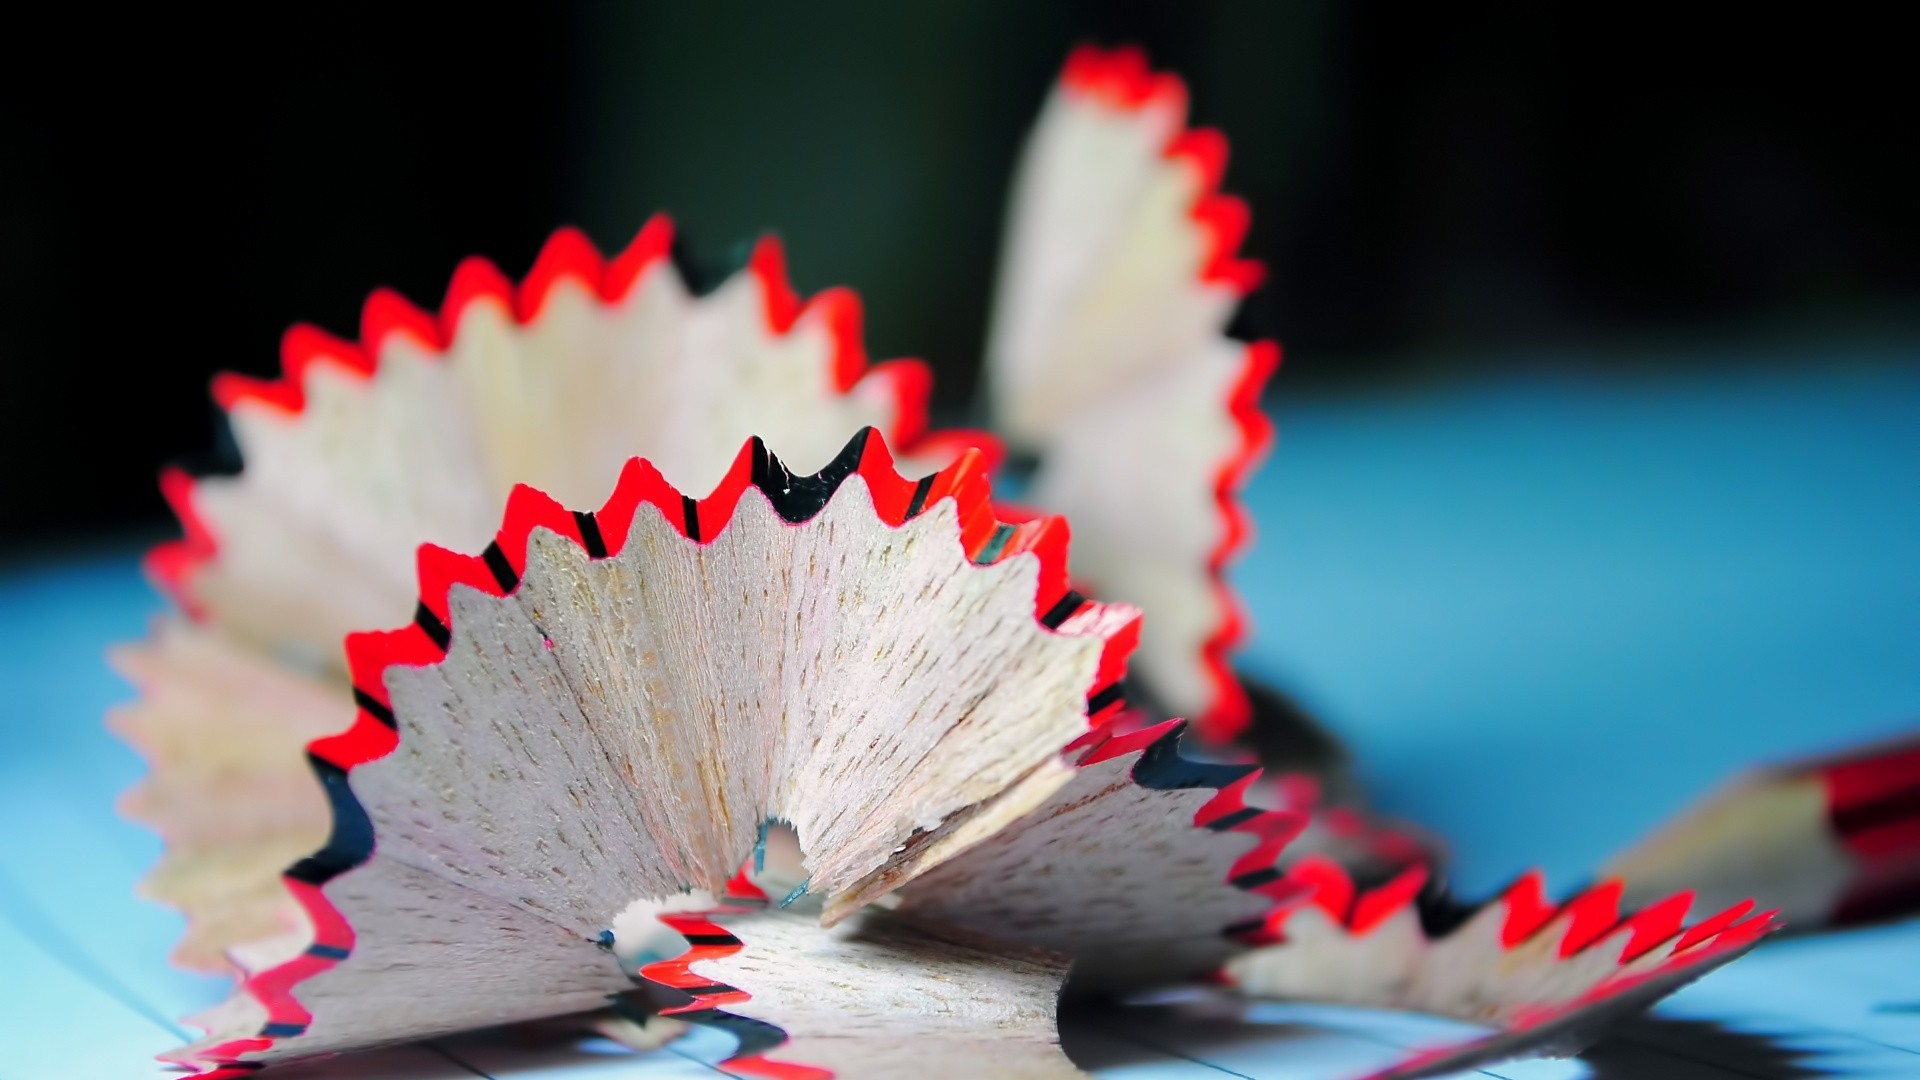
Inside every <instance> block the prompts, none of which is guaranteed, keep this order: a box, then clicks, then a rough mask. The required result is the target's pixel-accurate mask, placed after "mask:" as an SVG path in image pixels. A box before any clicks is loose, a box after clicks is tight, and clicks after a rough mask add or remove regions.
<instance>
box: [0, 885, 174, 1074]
mask: <svg viewBox="0 0 1920 1080" xmlns="http://www.w3.org/2000/svg"><path fill="white" fill-rule="evenodd" d="M0 916H5V918H6V921H7V922H8V923H10V924H11V925H12V926H13V928H14V929H16V930H18V931H19V932H20V936H21V937H22V938H24V939H25V940H26V941H27V942H28V944H30V945H32V946H33V947H34V948H36V949H38V950H40V952H42V953H44V954H45V955H46V956H47V957H48V958H49V959H51V960H52V961H53V962H54V963H57V964H59V965H60V966H61V967H63V968H65V969H66V970H67V971H68V972H69V973H71V974H72V975H73V976H74V977H76V978H78V979H79V980H81V981H82V982H84V983H86V984H87V985H89V986H91V987H93V988H94V989H95V990H98V991H100V992H101V993H103V994H105V995H107V996H108V997H110V998H112V999H113V1000H115V1001H117V1002H119V1003H120V1004H122V1005H125V1006H126V1007H127V1008H128V1009H131V1010H132V1011H133V1012H135V1013H136V1014H138V1015H139V1016H141V1017H142V1018H144V1019H146V1020H148V1021H150V1022H152V1023H153V1024H155V1025H156V1026H158V1027H159V1028H160V1029H161V1030H163V1031H165V1032H167V1033H169V1034H171V1035H173V1036H174V1037H175V1038H177V1039H179V1040H180V1041H181V1042H191V1041H193V1036H192V1035H189V1034H188V1033H187V1031H186V1029H184V1028H182V1027H181V1026H180V1025H178V1024H176V1023H174V1022H173V1021H172V1020H170V1019H168V1018H167V1015H166V1014H165V1013H163V1012H161V1011H160V1010H158V1009H156V1008H154V1007H153V1006H152V1005H151V1004H149V1003H148V1002H147V1001H145V1000H144V999H142V998H141V997H140V995H138V994H136V993H134V992H133V991H132V990H131V989H129V988H128V987H127V985H126V984H125V983H122V982H121V981H120V980H119V979H117V978H115V977H114V975H113V973H112V972H111V971H109V970H107V969H106V968H105V967H102V966H101V965H100V964H98V963H96V962H94V960H93V958H92V957H90V956H88V955H87V953H86V950H85V949H83V948H81V947H80V943H79V942H77V941H75V940H73V939H72V938H71V937H68V936H67V934H66V932H65V931H63V930H61V929H60V927H59V925H58V924H57V923H55V922H54V921H53V920H52V919H51V918H49V917H48V916H47V914H46V912H44V911H42V910H41V909H40V906H39V905H38V904H37V903H35V902H34V901H33V898H32V897H30V896H29V895H28V894H27V892H26V890H24V889H22V888H20V886H19V883H17V882H16V881H14V879H13V875H11V874H10V873H8V872H7V871H6V870H5V869H4V868H0Z"/></svg>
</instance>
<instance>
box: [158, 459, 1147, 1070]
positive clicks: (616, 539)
mask: <svg viewBox="0 0 1920 1080" xmlns="http://www.w3.org/2000/svg"><path fill="white" fill-rule="evenodd" d="M849 457H852V458H853V459H854V460H853V461H852V462H848V460H847V459H848V458H849ZM988 461H989V459H988V457H987V456H986V455H985V454H983V453H982V452H981V451H979V450H977V449H971V450H968V451H966V452H965V453H964V454H962V455H961V457H960V458H959V459H958V460H956V461H954V462H953V463H951V464H950V465H948V466H947V467H946V468H944V469H941V470H940V471H939V472H937V473H933V474H931V475H929V476H926V477H923V478H921V479H920V480H919V481H917V482H916V481H910V480H907V479H905V478H904V477H902V476H900V474H899V473H898V472H897V471H895V468H894V459H893V455H892V454H891V453H890V452H889V451H888V449H887V446H886V443H885V441H884V439H883V438H882V437H881V436H880V435H879V434H878V432H876V431H874V429H872V428H868V429H867V430H866V431H864V432H862V433H861V434H859V435H857V436H855V438H854V440H853V441H852V442H850V443H849V444H848V445H847V449H846V450H843V451H842V452H841V455H840V457H839V458H836V459H835V462H834V464H831V465H829V466H827V468H826V469H823V470H822V471H821V473H819V474H817V475H818V476H820V477H829V476H832V480H831V481H830V482H831V484H832V488H831V489H830V490H829V491H827V492H826V494H825V495H824V496H822V497H821V505H822V506H824V505H825V503H826V502H827V501H828V500H829V499H830V498H831V495H832V494H833V493H834V492H836V491H837V490H838V488H839V486H840V482H841V481H842V480H844V479H845V477H846V476H848V475H858V476H860V477H861V478H862V479H863V480H864V481H866V484H867V487H868V490H869V492H870V493H871V496H872V501H873V506H874V509H875V512H876V513H877V514H878V516H879V517H880V519H881V520H882V521H884V522H885V523H886V524H887V525H889V526H890V527H893V528H900V527H903V526H904V525H905V524H906V523H907V522H908V521H909V520H911V519H912V518H914V517H916V516H918V515H919V514H920V513H921V512H923V511H924V509H925V508H926V507H929V506H933V505H935V504H936V503H938V502H940V501H941V500H943V499H952V500H954V503H955V507H956V509H957V510H958V517H959V521H960V542H961V546H962V548H963V550H965V551H966V552H967V555H968V558H969V560H970V561H972V562H973V563H974V564H975V565H980V566H986V565H993V564H996V563H998V562H1001V561H1003V560H1004V559H1007V558H1010V557H1012V556H1014V555H1018V554H1031V555H1033V556H1034V557H1035V558H1036V559H1037V560H1038V561H1039V564H1040V573H1039V583H1038V587H1037V588H1036V590H1035V594H1034V618H1035V620H1036V621H1038V622H1040V623H1041V624H1042V625H1044V626H1046V627H1047V628H1048V629H1050V630H1052V631H1054V632H1056V633H1066V634H1075V633H1080V632H1086V633H1092V634H1098V635H1100V636H1102V637H1103V638H1104V640H1105V645H1104V647H1103V649H1102V651H1101V656H1100V661H1099V663H1098V665H1097V668H1096V673H1095V676H1094V680H1093V685H1092V686H1091V687H1090V688H1089V690H1088V693H1087V702H1088V727H1089V729H1090V733H1093V732H1099V731H1101V730H1103V729H1104V727H1105V726H1106V725H1107V724H1108V723H1109V721H1111V720H1112V719H1114V718H1115V717H1117V716H1119V715H1121V714H1122V713H1123V712H1124V711H1125V709H1126V700H1125V695H1124V693H1123V691H1122V690H1121V686H1120V682H1121V679H1122V677H1123V676H1124V675H1125V673H1126V661H1127V657H1128V655H1129V654H1130V653H1131V652H1132V651H1133V649H1134V646H1135V645H1136V644H1137V643H1138V641H1139V634H1140V623H1139V614H1138V612H1132V611H1131V610H1130V609H1128V608H1126V607H1124V606H1123V605H1107V604H1100V603H1096V602H1093V601H1088V600H1086V599H1084V598H1082V597H1080V596H1079V594H1077V593H1074V592H1072V591H1071V590H1069V589H1068V588H1067V576H1066V565H1067V544H1068V529H1067V524H1066V521H1065V519H1063V518H1059V517H1036V518H1033V519H1031V520H1028V521H1024V522H1020V523H1017V524H1016V523H1010V522H1005V521H1002V520H1000V518H999V517H998V516H997V515H996V513H995V507H994V505H993V502H992V498H991V488H990V483H989V480H988V469H989V466H988ZM849 466H850V467H849ZM837 470H844V471H838V475H833V474H835V473H836V471H837ZM797 486H798V482H797V481H796V480H795V479H794V478H792V477H791V476H789V474H787V473H786V471H785V469H784V468H783V467H781V466H780V464H779V462H778V461H777V460H775V459H773V458H772V457H771V456H770V455H769V454H767V452H766V449H765V447H764V446H762V445H761V444H760V442H759V440H758V439H750V440H748V442H747V443H746V445H744V446H743V447H742V448H741V450H740V453H739V454H738V455H737V456H736V457H735V459H734V463H733V466H732V468H731V469H729V470H728V472H727V475H726V477H725V478H724V479H722V480H721V482H720V485H719V486H718V487H717V488H715V489H714V491H713V493H712V494H710V495H708V496H707V497H706V498H705V499H700V500H695V499H693V498H692V497H690V496H685V495H682V494H680V492H679V491H677V490H675V489H674V488H673V486H672V485H671V484H669V483H668V482H667V481H666V479H665V478H664V477H663V476H661V474H660V472H659V470H657V469H655V468H654V467H653V466H652V464H651V463H649V462H647V461H645V460H643V459H640V458H633V459H631V460H629V461H628V462H627V465H626V467H625V468H624V469H623V470H622V471H621V474H620V479H619V481H618V483H617V484H616V485H615V487H614V491H613V494H612V495H611V496H610V497H609V498H608V499H607V502H606V504H605V505H604V506H602V507H601V508H600V509H599V510H598V511H593V512H587V511H570V510H567V509H565V508H564V507H562V506H560V504H559V503H557V502H555V501H554V500H553V499H552V498H550V497H549V496H547V495H546V494H545V493H544V492H541V491H538V490H536V489H534V488H531V487H527V486H525V485H521V486H519V487H516V488H515V489H514V490H513V493H512V495H511V496H510V497H509V498H508V500H507V509H506V514H505V519H504V523H503V524H502V525H501V528H500V531H499V533H498V534H497V536H496V538H495V540H494V542H493V543H492V544H490V545H488V547H487V550H486V551H485V552H483V553H482V554H480V555H472V556H469V555H459V554H455V553H454V552H450V551H447V550H445V549H444V548H438V547H435V546H433V545H430V544H423V545H421V548H420V555H419V571H420V575H419V576H420V607H419V612H418V616H417V618H416V619H415V621H414V622H413V623H412V624H410V625H408V626H406V627H403V628H401V629H398V630H389V631H375V632H366V633H356V634H350V635H348V636H347V639H346V652H347V662H348V671H349V673H350V675H351V678H352V682H353V687H354V701H355V703H356V706H357V709H356V712H355V714H354V720H353V723H352V725H351V726H350V727H348V728H347V730H345V731H343V732H341V733H339V734H336V735H330V736H326V737H324V738H320V739H316V740H314V741H313V742H312V743H310V744H309V745H308V748H307V752H308V756H309V757H310V758H311V759H313V760H314V761H315V762H316V766H317V767H319V768H327V769H331V770H337V772H338V773H339V775H341V776H342V777H344V775H345V774H346V773H347V772H349V771H351V770H352V769H353V768H354V767H355V766H357V765H361V764H365V763H366V762H369V761H373V760H376V759H378V758H381V757H384V756H385V755H387V754H388V753H390V752H391V751H392V750H393V749H394V747H395V746H397V745H398V743H399V733H398V730H397V726H396V721H395V719H394V714H393V703H392V699H391V698H390V697H389V695H388V693H387V689H386V684H385V678H384V676H385V672H386V669H387V668H389V667H393V666H406V667H417V666H426V665H431V664H435V663H439V662H440V661H442V660H444V659H445V657H446V647H447V644H448V643H449V640H450V639H449V637H448V632H449V631H448V628H449V626H450V625H451V624H450V622H449V621H448V607H447V601H448V595H449V591H450V590H451V589H452V587H453V586H454V585H455V584H460V585H466V586H469V587H472V588H475V589H478V590H480V591H481V592H484V593H486V594H488V595H491V596H496V597H505V596H507V595H509V594H511V593H512V592H513V591H514V590H515V589H517V588H518V587H519V582H520V578H521V577H522V576H523V575H524V573H525V571H526V557H527V544H528V542H529V540H530V538H531V536H532V534H533V530H534V529H536V528H544V529H548V530H551V531H553V532H555V533H558V534H559V535H561V536H563V537H566V538H567V539H569V540H571V541H573V542H574V543H575V544H577V545H579V546H580V547H581V549H582V550H584V551H586V552H588V554H589V555H590V556H592V557H595V558H610V557H612V556H614V555H617V554H619V552H620V550H621V549H622V547H623V546H624V545H625V543H626V539H627V535H628V533H629V532H630V531H631V529H632V526H633V520H634V516H635V514H637V513H638V512H639V509H640V507H641V506H642V505H647V506H651V507H653V508H654V509H655V510H656V511H658V512H659V513H660V514H661V515H662V516H663V517H664V518H665V520H667V521H669V522H673V523H675V524H676V527H677V528H678V529H679V531H680V533H681V535H683V536H685V537H687V538H688V539H689V540H690V541H693V542H695V543H699V542H703V541H702V539H701V538H703V537H704V538H707V539H708V540H710V539H711V538H712V537H715V536H718V535H719V534H720V532H721V531H722V530H724V529H725V528H726V526H727V524H728V523H729V522H730V521H731V519H732V517H733V512H734V510H735V508H736V507H737V506H738V504H739V501H740V498H741V497H742V495H744V494H745V493H746V491H747V490H748V489H750V488H752V489H755V490H760V491H762V492H763V493H768V489H769V488H770V487H771V488H773V489H774V490H781V489H784V488H793V487H797ZM809 516H810V515H809ZM1083 741H1084V740H1083ZM1075 745H1076V746H1078V745H1080V743H1078V742H1076V744H1075ZM324 779H325V777H324V775H323V780H324ZM340 786H341V787H344V784H342V785H340ZM346 797H347V798H349V799H351V794H350V793H348V795H347V796H346ZM354 805H355V808H356V810H357V808H358V804H357V800H356V801H355V804H354ZM362 813H364V812H362ZM338 814H339V809H338V805H337V804H336V824H337V823H338ZM326 854H327V852H326V849H323V851H322V852H321V853H318V854H316V856H315V857H314V858H313V859H309V860H306V861H304V862H303V863H302V864H300V865H297V866H295V867H293V868H292V869H290V870H289V871H288V874H287V875H286V876H285V877H284V878H283V880H284V881H285V883H286V886H287V889H288V892H289V893H291V894H292V896H293V897H294V899H295V901H296V902H298V903H299V904H300V906H301V908H302V909H303V910H305V912H306V913H307V916H308V918H309V919H310V920H311V921H312V924H313V930H314V935H313V942H312V944H311V945H309V946H308V948H307V950H306V952H304V953H302V954H301V955H300V956H299V957H297V958H295V959H294V960H291V961H289V962H287V963H285V964H281V965H279V966H276V967H272V968H268V969H266V970H264V971H261V972H258V973H255V974H253V975H251V976H249V977H248V978H247V979H246V980H245V981H244V982H243V983H242V984H241V987H240V992H242V993H245V994H247V995H248V996H250V997H252V998H253V999H254V1000H255V1001H256V1002H258V1003H259V1004H260V1006H261V1007H262V1008H263V1009H264V1010H265V1012H266V1014H267V1021H266V1024H265V1025H264V1026H263V1028H262V1033H261V1034H259V1035H256V1036H252V1037H248V1038H242V1039H236V1040H232V1041H229V1042H226V1043H222V1044H219V1045H217V1046H213V1047H209V1048H208V1049H206V1050H203V1051H199V1052H197V1053H196V1054H195V1055H194V1057H195V1058H199V1059H213V1060H217V1059H225V1060H224V1061H222V1063H221V1064H220V1065H217V1066H215V1067H214V1068H213V1069H212V1071H209V1072H205V1073H201V1074H199V1075H200V1076H201V1077H202V1080H215V1078H219V1080H229V1078H234V1077H241V1076H248V1075H251V1073H252V1072H253V1071H255V1069H254V1067H253V1066H252V1065H250V1064H247V1063H243V1062H241V1061H240V1060H239V1059H240V1058H241V1057H242V1056H243V1055H245V1054H249V1053H258V1052H261V1051H263V1050H265V1049H267V1048H269V1047H270V1046H272V1045H273V1043H274V1042H275V1041H276V1040H277V1039H280V1038H289V1037H293V1036H295V1035H298V1034H300V1033H302V1032H304V1031H305V1030H306V1028H307V1026H308V1025H309V1024H311V1023H312V1020H313V1015H312V1014H311V1013H310V1012H308V1011H307V1009H306V1008H305V1007H304V1006H303V1005H301V1004H300V1002H299V1001H298V999H296V998H295V997H294V995H293V988H294V987H295V986H296V985H298V984H299V983H301V982H304V981H305V980H307V979H310V978H312V977H313V976H315V975H318V974H319V973H321V972H323V971H326V970H327V969H329V968H331V967H333V966H334V965H335V964H337V963H339V962H340V961H341V960H343V959H345V958H346V957H347V956H348V955H349V954H350V953H351V951H352V948H353V943H354V933H353V928H352V927H351V926H349V925H348V924H347V922H346V919H345V918H344V917H343V916H342V915H341V914H340V912H339V911H338V910H336V909H335V908H334V907H333V904H332V902H331V901H329V900H328V899H327V897H326V895H325V893H324V892H323V887H324V884H325V882H324V881H322V882H320V883H317V884H316V883H313V882H311V881H308V880H303V879H302V877H301V876H295V875H296V874H297V873H299V872H300V871H301V870H302V868H303V867H304V866H306V865H307V863H311V862H315V861H320V860H323V859H324V857H325V856H326ZM370 854H371V852H370V851H369V852H367V853H365V854H362V855H360V856H359V858H358V860H357V861H355V862H353V863H352V864H351V865H358V863H359V862H363V861H364V860H365V858H366V857H368V856H370ZM349 868H350V866H349V867H343V868H342V869H349ZM303 876H304V875H303ZM162 1060H169V1061H178V1063H180V1064H186V1065H189V1066H193V1065H195V1064H196V1063H195V1062H193V1061H180V1060H179V1059H176V1058H170V1057H165V1056H163V1057H162ZM764 1075H769V1076H775V1077H780V1078H790V1080H810V1078H811V1074H786V1073H769V1074H764Z"/></svg>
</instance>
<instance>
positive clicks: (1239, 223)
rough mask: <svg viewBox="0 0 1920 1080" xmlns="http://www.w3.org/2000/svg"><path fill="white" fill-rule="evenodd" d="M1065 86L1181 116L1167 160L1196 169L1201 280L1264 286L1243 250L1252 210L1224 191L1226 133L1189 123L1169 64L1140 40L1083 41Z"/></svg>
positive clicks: (1242, 291) (1239, 289)
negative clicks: (1157, 61) (1109, 45)
mask: <svg viewBox="0 0 1920 1080" xmlns="http://www.w3.org/2000/svg"><path fill="white" fill-rule="evenodd" d="M1060 86H1061V88H1062V89H1063V90H1065V91H1067V92H1068V93H1071V94H1074V95H1077V96H1078V97H1080V98H1081V99H1082V100H1086V101H1091V102H1094V103H1096V104H1098V105H1099V106H1101V107H1103V108H1106V109H1111V110H1113V111H1115V112H1122V113H1137V112H1142V111H1145V110H1147V109H1149V108H1160V109H1166V110H1168V111H1169V112H1171V113H1172V114H1173V115H1174V116H1175V117H1176V118H1177V119H1178V121H1179V124H1180V129H1179V130H1178V131H1176V132H1175V133H1174V134H1173V136H1172V137H1171V138H1169V139H1168V140H1167V143H1166V145H1165V146H1164V147H1162V149H1161V153H1162V154H1163V155H1164V156H1165V157H1166V158H1167V160H1169V161H1184V162H1187V163H1188V164H1190V165H1191V166H1192V167H1193V168H1195V169H1196V170H1198V171H1199V175H1200V195H1199V197H1198V198H1196V199H1195V200H1194V203H1193V207H1192V208H1191V210H1189V214H1190V215H1191V216H1192V218H1193V221H1194V223H1195V224H1196V225H1198V226H1199V227H1200V228H1201V230H1202V231H1203V232H1205V234H1206V235H1207V237H1208V246H1207V257H1206V259H1205V260H1204V261H1203V262H1202V263H1201V270H1200V280H1202V281H1205V282H1209V283H1212V284H1219V285H1225V286H1227V287H1228V288H1231V289H1233V290H1234V291H1235V292H1236V293H1238V294H1239V295H1241V296H1245V295H1246V294H1247V293H1249V292H1252V291H1253V290H1254V289H1255V288H1257V287H1259V285H1260V282H1261V281H1262V280H1264V279H1265V277H1266V273H1267V271H1266V267H1265V266H1263V265H1261V263H1260V262H1258V261H1257V260H1253V259H1242V258H1240V257H1239V255H1238V252H1239V250H1240V244H1241V241H1243V240H1245V239H1246V235H1247V227H1248V225H1249V224H1251V221H1252V215H1251V214H1250V213H1249V212H1248V210H1247V204H1246V203H1245V202H1244V201H1243V200H1241V199H1239V198H1238V197H1236V196H1233V195H1226V194H1222V193H1221V191H1220V182H1221V180H1222V178H1224V177H1225V175H1226V171H1227V139H1226V136H1224V135H1222V134H1221V133H1220V132H1219V131H1217V130H1215V129H1213V128H1188V127H1187V126H1186V115H1187V84H1186V83H1185V82H1184V81H1182V80H1181V78H1180V77H1179V76H1178V75H1175V74H1173V73H1171V72H1165V71H1154V70H1153V69H1152V67H1151V66H1150V65H1149V64H1148V63H1147V54H1146V52H1145V51H1143V50H1142V49H1140V48H1139V47H1138V46H1133V45H1123V46H1121V47H1119V48H1115V49H1102V48H1100V47H1099V46H1097V45H1081V46H1078V47H1077V48H1075V49H1074V50H1073V51H1072V52H1071V53H1069V54H1068V55H1067V62H1066V66H1065V67H1063V68H1062V69H1061V72H1060Z"/></svg>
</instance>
